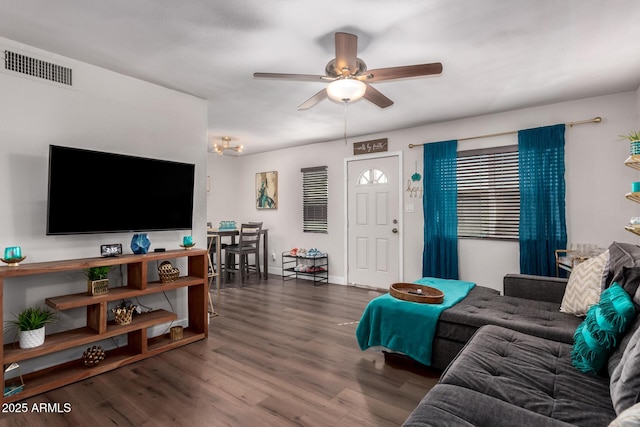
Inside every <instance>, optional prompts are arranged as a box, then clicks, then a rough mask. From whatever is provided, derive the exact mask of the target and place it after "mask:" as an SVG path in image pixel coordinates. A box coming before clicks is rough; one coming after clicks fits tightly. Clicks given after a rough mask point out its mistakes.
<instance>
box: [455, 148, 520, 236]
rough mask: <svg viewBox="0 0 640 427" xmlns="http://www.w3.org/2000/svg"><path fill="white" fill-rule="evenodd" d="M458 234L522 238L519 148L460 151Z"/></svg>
mask: <svg viewBox="0 0 640 427" xmlns="http://www.w3.org/2000/svg"><path fill="white" fill-rule="evenodd" d="M457 183H458V199H457V202H458V209H457V210H458V237H467V238H487V239H509V240H517V239H518V227H519V222H520V187H519V178H518V147H517V146H515V145H514V146H508V147H496V148H491V149H482V150H472V151H461V152H459V153H458V165H457Z"/></svg>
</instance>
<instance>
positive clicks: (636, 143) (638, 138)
mask: <svg viewBox="0 0 640 427" xmlns="http://www.w3.org/2000/svg"><path fill="white" fill-rule="evenodd" d="M620 137H621V138H625V139H628V140H629V142H631V147H630V152H631V155H632V156H637V155H640V131H631V132H629V133H628V134H627V135H620Z"/></svg>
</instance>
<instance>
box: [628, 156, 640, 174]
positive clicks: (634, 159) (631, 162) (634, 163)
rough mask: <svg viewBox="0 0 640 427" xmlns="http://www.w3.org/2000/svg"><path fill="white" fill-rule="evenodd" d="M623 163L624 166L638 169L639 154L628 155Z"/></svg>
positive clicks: (639, 164)
mask: <svg viewBox="0 0 640 427" xmlns="http://www.w3.org/2000/svg"><path fill="white" fill-rule="evenodd" d="M624 164H625V166H629V167H630V168H633V169H638V170H640V155H639V154H635V155H631V156H629V157H628V158H627V160H625V161H624Z"/></svg>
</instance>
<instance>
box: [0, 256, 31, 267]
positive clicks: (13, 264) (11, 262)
mask: <svg viewBox="0 0 640 427" xmlns="http://www.w3.org/2000/svg"><path fill="white" fill-rule="evenodd" d="M26 258H27V257H26V256H22V257H20V258H10V259H6V258H0V261H2V262H4V263H6V264H7V266H8V267H17V266H19V265H20V263H21V262H22V261H24V260H25V259H26Z"/></svg>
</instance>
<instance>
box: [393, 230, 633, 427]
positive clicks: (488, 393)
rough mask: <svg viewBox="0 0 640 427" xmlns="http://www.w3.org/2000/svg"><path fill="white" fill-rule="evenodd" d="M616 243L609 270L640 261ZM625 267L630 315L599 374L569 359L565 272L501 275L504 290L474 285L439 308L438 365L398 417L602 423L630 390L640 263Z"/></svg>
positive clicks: (572, 326)
mask: <svg viewBox="0 0 640 427" xmlns="http://www.w3.org/2000/svg"><path fill="white" fill-rule="evenodd" d="M614 245H617V244H616V243H615V242H614ZM622 247H623V252H624V253H623V254H622V255H620V254H619V253H618V259H616V260H614V259H613V258H612V260H611V263H612V265H611V268H612V269H614V268H617V269H618V270H619V271H613V270H612V271H611V273H610V276H615V275H616V274H617V275H618V277H620V274H621V271H622V266H623V264H624V265H625V267H638V266H640V248H638V247H635V246H634V247H633V248H631V251H636V249H637V251H636V252H635V253H634V254H632V256H629V255H630V250H629V249H630V247H631V245H628V246H627V245H623V246H622ZM614 249H615V248H614ZM621 256H622V257H625V256H626V257H627V259H626V262H622V261H620V257H621ZM612 257H613V255H612ZM616 263H617V264H616ZM634 271H635V274H634V275H633V276H634V277H633V280H634V281H635V282H636V283H635V284H634V285H632V286H631V287H626V286H625V290H627V293H629V294H630V296H631V298H632V300H633V302H634V305H635V306H636V316H635V319H634V321H633V322H632V326H631V327H630V328H628V329H627V332H626V333H625V335H624V336H623V337H622V338H621V339H619V345H618V346H617V348H616V350H615V351H614V353H613V354H612V355H611V356H610V358H609V361H608V369H607V370H606V371H607V372H606V373H603V374H601V375H591V374H586V373H583V372H580V371H579V370H577V369H576V368H574V367H573V366H572V363H571V351H572V347H573V335H574V333H575V331H576V328H577V327H578V325H579V324H580V323H581V322H582V320H583V319H582V318H580V317H577V316H574V315H572V314H566V313H561V312H560V311H559V308H560V304H561V301H562V296H563V294H564V290H565V286H566V280H565V279H557V278H549V277H544V278H543V277H536V276H523V275H508V276H506V277H505V278H504V293H505V295H504V296H500V295H499V294H498V293H497V292H496V291H493V290H491V289H487V288H483V287H476V288H474V289H473V290H472V292H470V293H469V295H468V296H467V297H466V298H465V299H464V300H462V301H461V302H460V303H458V304H457V305H456V306H454V307H452V308H450V309H448V310H445V311H444V312H443V313H442V315H441V316H440V320H439V322H438V326H437V330H436V336H435V338H434V344H433V357H432V364H433V366H434V367H436V368H440V369H445V370H444V372H443V374H442V376H441V378H440V381H439V383H438V384H437V385H436V386H435V387H434V388H433V389H432V390H430V391H429V393H428V394H427V395H426V396H425V397H424V399H423V400H422V401H421V403H420V404H419V405H418V407H417V408H416V409H415V410H414V411H413V412H412V414H411V415H410V416H409V418H408V419H407V420H406V421H405V423H404V426H407V427H419V426H487V427H489V426H491V427H494V426H556V425H558V426H562V425H564V426H566V425H579V426H606V425H608V424H609V423H610V422H611V421H612V420H614V419H615V418H616V416H617V414H619V413H620V412H622V411H623V410H624V409H626V408H628V407H631V406H633V405H634V404H635V403H637V401H638V400H639V399H640V345H639V344H638V342H639V341H640V316H638V312H639V311H640V310H638V308H640V291H636V289H637V286H638V283H640V268H634ZM611 280H612V278H611V277H610V278H609V282H611Z"/></svg>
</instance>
